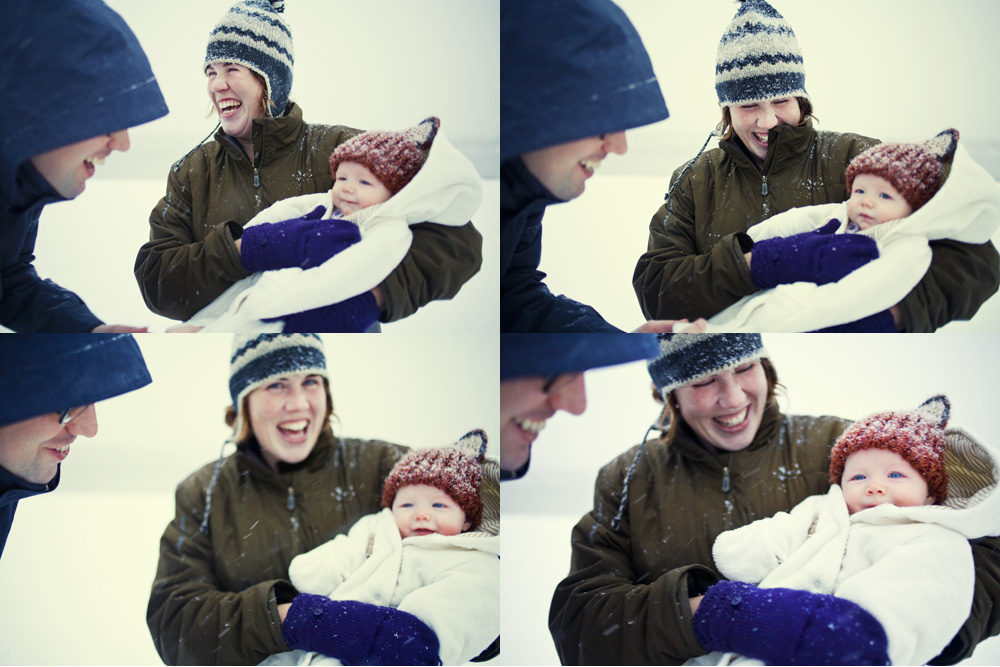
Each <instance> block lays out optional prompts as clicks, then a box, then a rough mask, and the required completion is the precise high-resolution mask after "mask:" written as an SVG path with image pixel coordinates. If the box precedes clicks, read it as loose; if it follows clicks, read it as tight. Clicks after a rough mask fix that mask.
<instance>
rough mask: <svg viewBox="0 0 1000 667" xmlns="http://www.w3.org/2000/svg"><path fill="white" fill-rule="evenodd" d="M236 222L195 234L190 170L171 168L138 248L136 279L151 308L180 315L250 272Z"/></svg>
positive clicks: (198, 307) (188, 313)
mask: <svg viewBox="0 0 1000 667" xmlns="http://www.w3.org/2000/svg"><path fill="white" fill-rule="evenodd" d="M241 233H242V232H241V227H240V225H239V224H238V222H237V221H229V222H225V223H222V224H219V225H216V226H215V227H213V228H212V229H211V230H210V231H209V232H208V234H207V235H206V236H205V238H203V239H196V238H195V231H194V220H193V212H192V202H191V184H190V180H189V171H188V169H186V168H185V167H184V166H182V167H181V168H180V169H178V170H177V171H176V172H175V171H174V170H173V169H171V171H170V175H169V176H168V178H167V194H166V196H165V197H164V198H163V199H161V200H160V202H159V203H158V204H157V205H156V207H155V208H153V210H152V211H151V212H150V214H149V241H148V242H147V243H145V244H143V246H142V247H141V248H140V249H139V253H138V255H137V256H136V260H135V278H136V280H137V281H138V283H139V291H140V292H142V297H143V299H144V300H145V301H146V305H147V306H148V307H149V309H150V310H152V311H153V312H154V313H157V314H159V315H163V316H164V317H169V318H172V319H175V320H185V319H188V318H190V317H192V316H193V315H194V314H195V313H197V312H198V311H199V310H201V309H202V308H204V307H205V306H206V305H208V304H209V303H210V302H211V301H212V300H213V299H215V298H216V297H217V296H219V295H220V294H222V293H223V292H224V291H225V290H226V289H227V288H228V287H229V286H230V285H232V284H233V283H235V282H236V281H237V280H240V279H241V278H245V277H246V276H248V275H250V274H249V272H248V271H247V270H246V269H244V268H243V264H242V263H241V262H240V256H239V252H238V251H237V249H236V245H235V239H236V238H238V237H239V236H240V234H241Z"/></svg>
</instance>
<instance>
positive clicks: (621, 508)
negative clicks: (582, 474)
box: [611, 413, 662, 530]
mask: <svg viewBox="0 0 1000 667" xmlns="http://www.w3.org/2000/svg"><path fill="white" fill-rule="evenodd" d="M661 414H662V413H661ZM660 422H661V424H662V419H661V420H660ZM658 427H659V425H658V424H652V425H650V427H649V428H648V429H646V435H644V436H643V437H642V442H641V443H640V444H639V449H638V450H636V452H635V458H634V459H632V465H630V466H629V467H628V472H626V473H625V482H624V483H623V484H622V501H621V503H619V505H618V513H617V514H615V517H614V518H613V519H611V530H618V526H619V525H620V524H621V520H622V515H623V514H624V513H625V506H626V505H627V504H628V485H629V482H631V481H632V474H633V473H634V472H635V468H636V466H637V465H638V464H639V457H640V456H642V452H643V450H644V449H645V448H646V442H648V440H649V434H650V433H651V432H652V431H653V430H654V429H656V428H658Z"/></svg>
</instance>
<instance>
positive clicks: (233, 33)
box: [202, 0, 295, 116]
mask: <svg viewBox="0 0 1000 667" xmlns="http://www.w3.org/2000/svg"><path fill="white" fill-rule="evenodd" d="M283 11H285V3H284V2H283V0H274V1H273V2H268V0H240V1H239V2H237V3H236V4H234V5H233V6H232V7H230V8H229V11H228V12H226V13H225V14H224V15H223V16H222V20H220V21H219V23H218V25H216V26H215V29H214V30H212V33H211V34H210V35H209V37H208V49H207V50H206V51H205V63H204V65H202V69H204V68H205V67H208V66H209V65H211V64H212V63H219V62H226V63H236V64H238V65H243V66H244V67H249V68H250V69H252V70H253V71H255V72H257V73H258V74H260V75H261V76H262V77H264V82H265V84H266V85H267V96H268V97H269V98H270V100H271V101H272V102H273V103H274V107H273V108H268V109H267V112H268V115H269V116H280V115H281V114H283V113H284V112H285V105H287V104H288V95H289V93H291V91H292V67H293V66H294V64H295V58H294V55H293V53H292V31H291V30H289V28H288V24H286V23H285V21H284V20H283V19H282V18H281V16H279V14H280V13H281V12H283ZM265 106H267V105H265Z"/></svg>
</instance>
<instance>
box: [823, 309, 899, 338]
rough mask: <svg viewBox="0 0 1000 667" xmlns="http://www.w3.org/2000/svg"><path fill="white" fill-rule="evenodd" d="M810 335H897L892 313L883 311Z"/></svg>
mask: <svg viewBox="0 0 1000 667" xmlns="http://www.w3.org/2000/svg"><path fill="white" fill-rule="evenodd" d="M812 333H899V332H898V331H897V330H896V320H894V319H892V313H890V312H889V311H888V310H883V311H882V312H881V313H875V314H874V315H869V316H868V317H862V318H861V319H860V320H854V321H853V322H846V323H844V324H836V325H834V326H832V327H827V328H825V329H820V330H818V331H813V332H812Z"/></svg>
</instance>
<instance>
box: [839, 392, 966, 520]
mask: <svg viewBox="0 0 1000 667" xmlns="http://www.w3.org/2000/svg"><path fill="white" fill-rule="evenodd" d="M950 415H951V403H950V402H949V401H948V398H947V397H945V396H941V395H938V396H934V397H932V398H929V399H927V400H926V401H924V402H923V403H921V404H920V407H918V408H917V409H916V410H911V411H907V412H878V413H876V414H873V415H871V416H869V417H865V418H864V419H860V420H858V421H856V422H854V424H852V425H851V426H849V427H848V429H847V430H846V431H844V433H843V434H842V435H841V436H840V437H839V438H838V439H837V442H836V443H835V444H834V445H833V450H832V451H831V452H830V483H831V484H840V480H841V476H842V475H843V474H844V463H845V462H846V461H847V457H848V456H850V455H851V454H853V453H854V452H859V451H861V450H863V449H885V450H888V451H890V452H895V453H896V454H899V455H900V456H902V457H903V458H904V459H906V461H907V462H908V463H909V464H910V465H911V466H913V467H914V469H916V471H917V472H919V473H920V474H921V476H922V477H923V478H924V480H925V481H926V482H927V490H928V492H929V493H930V494H931V495H932V496H934V501H935V502H936V503H941V502H943V501H944V499H945V498H946V497H947V496H948V475H947V473H945V470H944V451H945V444H946V441H945V431H944V429H945V427H946V426H947V425H948V418H949V417H950Z"/></svg>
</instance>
